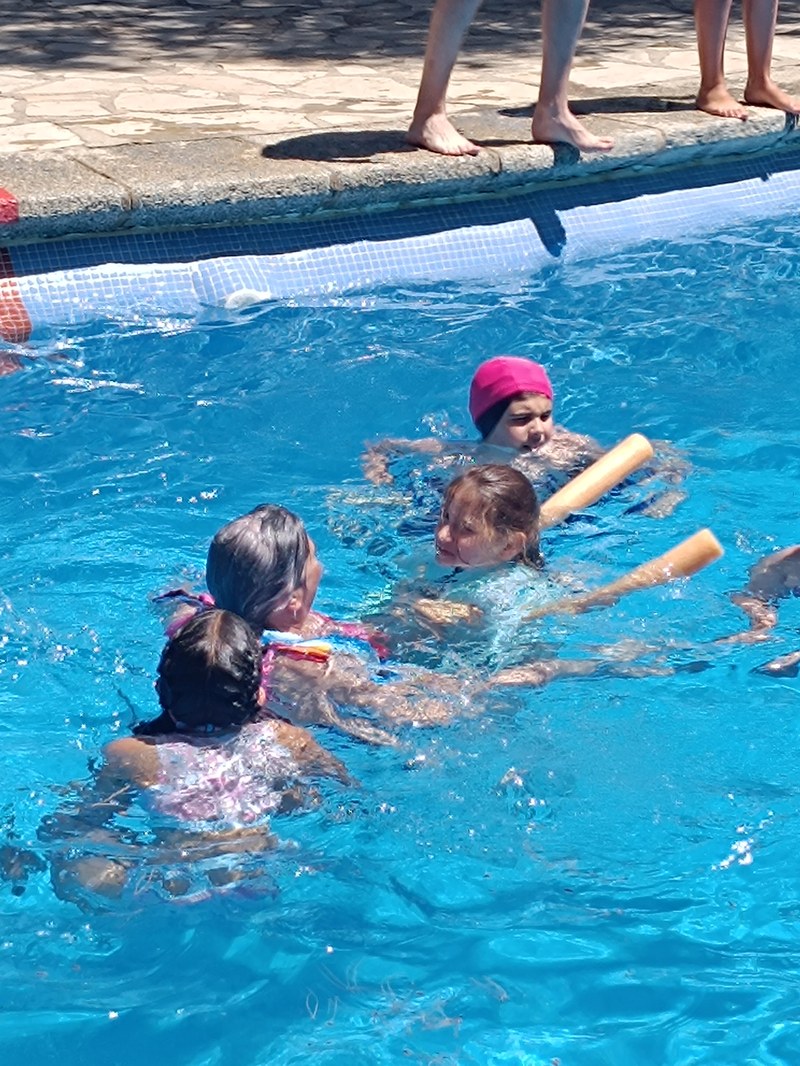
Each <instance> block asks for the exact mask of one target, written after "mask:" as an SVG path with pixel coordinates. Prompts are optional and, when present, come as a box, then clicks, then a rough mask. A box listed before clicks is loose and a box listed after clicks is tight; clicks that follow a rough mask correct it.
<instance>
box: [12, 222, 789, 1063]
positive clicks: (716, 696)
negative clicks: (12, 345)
mask: <svg viewBox="0 0 800 1066" xmlns="http://www.w3.org/2000/svg"><path fill="white" fill-rule="evenodd" d="M799 277H800V223H798V222H797V221H796V220H794V219H787V220H778V221H775V222H772V223H769V224H759V226H758V227H755V228H752V229H747V228H744V229H740V230H738V231H730V232H723V233H719V234H716V235H712V236H711V237H709V238H707V239H704V240H703V241H702V242H701V243H693V242H686V243H681V242H680V241H677V242H674V243H671V244H668V245H667V244H664V245H662V244H659V245H657V246H656V245H652V246H648V247H644V248H640V249H636V250H634V251H630V252H626V253H625V254H620V255H618V256H617V257H615V258H614V259H612V260H607V261H602V262H601V261H595V262H585V263H582V264H578V265H573V266H571V267H568V268H559V267H555V268H553V269H552V270H550V271H549V272H548V273H547V274H545V275H539V276H537V277H534V278H528V279H520V278H519V277H515V278H513V279H512V280H509V281H507V282H506V281H504V280H503V279H499V280H495V281H493V282H492V283H491V284H487V285H481V286H478V285H471V286H456V285H445V286H441V287H439V288H432V289H429V288H426V289H417V288H408V289H405V290H400V291H391V292H389V291H382V292H377V293H368V294H362V295H359V296H352V297H348V298H346V299H345V298H339V299H335V300H333V299H331V300H328V301H317V302H313V303H306V304H299V303H298V304H288V303H281V304H273V305H269V306H265V307H263V308H260V309H254V310H253V311H251V312H249V313H248V314H247V315H245V316H242V317H236V318H230V319H224V320H220V319H219V317H217V318H216V320H215V321H213V322H208V323H197V322H187V321H180V320H175V319H164V320H161V321H153V322H145V323H141V322H139V323H137V324H136V325H135V326H133V325H130V326H124V325H119V324H117V325H114V326H110V325H108V324H103V323H97V324H96V326H94V327H93V328H91V329H88V330H86V329H84V330H82V331H81V332H80V334H77V333H67V332H64V333H58V332H57V331H55V332H53V334H52V335H51V336H49V337H45V338H43V339H42V340H41V341H40V342H39V343H38V346H37V349H36V351H35V354H34V357H29V355H27V354H26V356H25V360H24V361H25V366H24V370H23V371H22V372H20V373H17V374H15V375H11V376H8V377H5V378H3V379H0V405H2V411H3V423H4V430H5V432H4V435H3V456H2V459H3V462H2V471H3V472H2V479H3V490H4V491H3V495H2V507H3V528H4V530H5V534H4V541H3V550H2V554H1V555H0V589H2V601H1V602H0V626H1V627H2V629H1V630H0V634H1V635H0V639H2V642H3V657H2V664H0V671H1V672H2V682H1V683H0V691H1V692H2V695H0V700H1V701H2V716H1V717H0V732H2V740H3V742H2V745H0V811H1V812H2V819H3V827H4V830H3V841H4V842H6V843H12V844H16V845H20V844H21V845H29V846H33V847H34V848H36V849H38V850H39V851H41V852H42V853H43V855H44V856H45V858H46V845H44V844H42V843H40V842H39V841H38V840H37V827H38V826H39V824H40V823H41V821H42V819H43V818H44V817H46V816H47V815H48V814H50V813H52V812H53V811H54V810H55V809H56V808H57V807H58V805H59V803H60V802H61V801H62V798H63V795H64V789H65V786H67V785H68V784H69V783H70V782H75V781H81V780H86V779H87V778H88V774H89V771H88V766H89V763H90V761H91V760H93V759H96V758H97V756H98V753H99V752H100V750H101V747H102V745H103V744H104V743H105V742H107V741H108V740H110V739H112V738H113V737H115V736H119V735H124V734H125V733H126V732H127V730H128V728H129V726H130V724H131V722H132V721H133V720H134V716H136V717H139V718H146V717H149V716H151V715H152V714H153V712H154V708H155V698H154V694H153V691H152V679H153V675H154V667H155V664H156V662H157V657H158V653H159V650H160V647H161V643H162V636H161V630H160V628H159V622H158V619H157V617H156V615H155V614H154V612H153V610H152V608H151V607H150V605H149V597H150V596H151V594H152V593H153V592H154V591H156V590H159V589H161V588H163V587H165V586H166V585H167V584H170V583H174V582H175V580H176V578H188V579H190V580H199V579H200V576H201V574H202V566H203V562H204V558H205V551H206V548H207V544H208V541H209V539H210V537H211V536H212V535H213V533H214V531H215V530H216V529H217V528H218V527H219V526H220V525H221V524H222V523H223V522H224V521H226V520H228V519H229V518H231V517H233V516H235V515H237V514H240V513H242V512H244V511H245V510H247V509H249V508H250V507H252V506H253V505H255V504H256V503H259V502H261V501H264V500H272V501H277V502H283V503H285V504H287V505H289V506H290V507H292V508H293V509H295V510H296V511H297V512H298V513H300V514H301V515H302V516H303V517H304V519H305V520H306V522H307V524H308V526H309V529H310V531H311V533H312V535H313V536H314V538H315V540H316V541H317V543H318V548H319V552H320V555H321V558H322V560H323V562H324V563H325V565H326V570H327V572H326V575H325V578H324V579H323V585H322V590H321V593H320V598H319V601H318V603H319V606H320V607H321V609H323V610H326V611H328V612H329V613H331V614H334V615H337V616H341V617H357V616H358V613H359V611H360V610H361V609H363V608H364V606H365V605H368V604H373V603H374V602H377V601H379V600H380V599H381V598H382V597H384V596H385V594H386V590H387V587H388V586H389V585H390V584H391V581H392V580H393V578H394V577H395V576H396V574H397V573H398V572H399V567H400V561H401V560H400V556H401V555H402V554H403V552H404V551H405V550H406V549H407V550H408V551H409V552H413V553H416V554H417V555H418V554H419V552H420V551H421V550H422V548H423V545H422V544H421V542H420V540H419V538H412V537H410V536H408V537H405V539H404V534H403V533H402V532H397V529H398V526H399V524H400V520H401V518H402V517H406V516H407V505H406V504H404V502H403V501H398V500H397V498H396V497H394V496H392V495H391V493H388V494H387V492H386V490H378V489H375V488H374V487H372V486H368V485H366V483H365V482H364V480H363V478H362V476H361V472H360V467H359V454H360V452H361V451H362V447H363V442H364V441H365V440H366V439H374V438H380V437H383V436H386V435H393V436H418V435H422V434H428V433H429V432H430V431H431V429H433V431H434V432H442V433H445V432H448V431H455V430H457V429H458V428H461V429H462V430H463V431H465V432H466V430H467V421H466V417H465V411H464V407H465V393H466V387H467V383H468V380H469V377H470V374H471V372H472V369H473V368H474V366H475V364H476V363H477V362H478V361H479V360H480V359H481V358H483V357H485V356H487V355H490V354H497V353H500V352H513V353H516V354H523V355H529V356H532V357H534V358H539V359H542V360H544V361H546V362H547V364H548V366H549V368H550V371H551V375H552V378H553V381H554V385H555V389H556V395H557V412H558V418H559V420H560V421H562V422H564V423H565V424H566V425H568V426H570V427H572V428H574V429H578V430H581V431H584V432H587V433H591V434H593V435H594V436H596V437H597V438H598V439H599V440H600V441H602V442H603V443H605V444H607V445H610V444H612V443H614V442H615V441H616V440H618V439H620V438H621V437H623V436H625V435H626V434H627V433H629V432H630V431H632V430H639V431H642V432H644V433H646V434H647V435H648V436H650V437H651V438H653V439H664V440H669V441H672V442H673V443H674V444H675V445H676V446H677V447H678V448H679V449H680V450H681V451H682V452H683V453H684V454H685V456H686V457H687V459H688V460H689V461H690V463H691V471H690V473H689V474H688V476H687V478H686V481H685V485H684V487H685V488H686V490H687V491H688V499H687V500H686V501H685V502H684V503H682V504H681V505H680V506H679V507H678V509H677V510H676V511H675V513H674V515H673V516H672V517H670V518H668V519H664V520H662V521H657V520H653V519H649V518H646V517H644V516H643V515H641V514H635V513H626V512H627V511H628V510H629V505H630V504H631V503H635V502H636V499H637V492H638V491H639V490H638V489H637V487H636V486H632V487H631V488H630V489H628V490H626V492H625V493H622V494H621V495H620V496H616V497H614V498H613V499H610V500H607V501H605V502H604V503H602V504H599V505H597V506H596V507H595V508H593V509H592V514H591V515H587V516H584V517H581V518H579V519H578V520H577V521H573V522H570V523H569V524H567V525H566V526H564V527H561V528H560V529H556V530H553V531H551V532H549V533H548V534H547V537H546V542H545V551H546V554H547V556H548V559H549V560H550V565H551V566H552V567H553V568H554V569H558V570H566V571H572V572H575V573H578V574H579V575H581V578H582V579H583V580H586V581H597V582H600V581H603V580H608V579H610V578H612V577H614V576H617V575H618V574H619V573H621V572H622V571H624V570H626V569H628V568H630V567H631V566H633V565H635V564H637V563H639V562H641V561H643V560H644V559H646V558H649V557H650V556H653V555H656V554H658V553H659V552H661V551H664V550H665V549H666V548H667V547H669V546H670V545H671V544H673V543H674V542H676V541H677V540H679V539H681V538H683V537H684V536H686V535H688V534H689V533H691V532H693V531H694V530H695V529H697V528H699V527H700V526H704V525H709V526H711V527H712V528H713V529H714V531H715V532H716V534H717V536H718V537H719V539H720V540H721V541H722V542H723V544H724V545H725V547H726V555H725V556H724V558H723V559H722V560H721V561H720V562H719V563H717V564H715V565H714V566H713V567H712V568H710V569H708V570H707V571H704V572H703V573H702V574H700V575H698V576H697V577H696V578H695V579H694V580H693V581H692V582H690V583H680V584H677V585H674V586H671V587H668V588H662V589H658V590H654V591H650V592H646V593H640V594H637V595H635V596H631V597H629V598H628V599H627V600H626V601H624V602H623V603H621V604H619V605H618V606H617V607H614V608H611V609H608V610H605V611H602V612H593V613H591V614H589V615H586V616H584V617H581V618H576V619H567V620H564V619H558V620H554V621H552V622H550V623H548V624H547V626H545V627H544V628H543V633H542V639H544V640H546V641H548V642H550V643H551V644H552V645H553V646H557V647H558V648H559V649H560V651H561V653H562V654H565V655H566V654H569V653H570V651H571V650H572V651H580V649H582V648H584V647H585V646H587V645H590V644H591V645H594V646H596V645H598V644H603V643H608V644H612V643H615V642H618V641H620V640H623V639H630V638H632V639H634V640H636V641H641V642H645V643H650V644H653V645H655V646H656V647H662V648H667V651H666V652H665V654H666V656H667V662H668V663H669V664H670V665H672V666H682V667H687V668H686V669H681V670H680V671H679V672H678V673H675V674H669V675H664V676H650V677H644V678H635V677H627V678H623V677H595V678H590V679H581V680H572V681H570V680H565V681H559V682H556V683H554V684H553V685H552V686H551V687H549V688H547V689H545V690H543V691H540V692H535V693H527V694H526V693H524V692H522V693H520V692H515V693H513V694H508V695H503V696H502V698H501V697H499V696H498V697H495V698H493V699H492V700H491V701H490V703H489V704H488V706H487V709H486V713H485V714H484V715H482V716H480V717H477V718H474V719H470V720H465V721H460V722H456V723H455V724H453V725H452V726H450V727H448V728H441V729H437V730H430V731H415V732H409V733H406V734H404V735H403V739H404V741H405V742H406V747H405V748H404V749H402V750H400V751H393V750H376V749H369V748H367V747H365V746H360V745H358V744H357V743H355V742H353V741H351V740H349V739H347V738H343V737H341V736H335V735H332V734H325V733H323V732H321V731H320V732H319V734H318V739H320V740H321V741H322V742H323V743H325V744H327V745H328V746H330V747H331V748H332V749H333V750H334V751H335V752H336V753H337V754H338V755H339V757H340V758H342V759H343V760H344V761H345V763H346V764H347V766H348V767H349V768H350V770H351V772H352V773H353V775H354V777H355V778H357V779H358V781H359V782H360V785H359V786H357V787H356V786H354V787H352V788H338V787H333V786H323V787H322V793H323V795H322V803H321V805H320V806H319V807H318V808H317V809H315V810H312V811H308V812H304V813H302V814H298V815H295V816H286V817H283V818H278V819H276V820H275V823H274V829H275V831H276V832H277V834H278V836H279V837H280V838H281V840H282V841H283V842H284V845H283V846H282V847H281V848H280V849H279V850H278V851H277V852H276V853H275V854H274V855H271V856H269V858H268V859H267V860H266V862H265V869H264V871H263V878H262V880H261V881H260V882H259V886H260V887H259V892H257V893H255V894H252V895H248V896H240V895H236V894H224V895H220V896H217V897H212V898H211V899H209V900H206V901H203V902H199V903H195V904H180V903H175V902H167V901H165V900H163V899H161V898H160V897H159V896H158V895H157V894H155V893H153V892H149V891H147V890H143V891H141V892H140V893H137V894H136V896H135V897H133V899H129V900H128V901H127V902H126V904H125V905H124V906H118V907H114V906H111V907H108V908H106V909H103V908H95V909H88V910H81V909H79V908H78V907H77V906H76V905H74V904H72V903H67V902H63V901H61V900H58V899H57V898H55V896H54V894H53V891H52V888H51V885H50V882H49V877H48V874H47V872H46V871H39V872H34V873H33V874H32V876H31V877H30V879H29V881H28V885H27V887H26V889H25V891H24V893H22V894H21V895H14V894H13V893H12V892H11V889H10V887H9V886H8V885H5V884H2V883H0V908H2V932H1V933H0V981H1V982H2V987H3V989H4V1007H5V1009H4V1012H3V1014H2V1016H0V1053H2V1059H3V1061H4V1062H8V1063H18V1062H22V1061H26V1062H35V1063H41V1064H49V1063H58V1064H59V1066H73V1064H77V1063H83V1062H86V1061H96V1062H101V1063H109V1064H111V1063H113V1064H115V1066H129V1064H130V1066H139V1064H140V1063H141V1062H142V1061H146V1060H147V1057H150V1058H151V1059H152V1058H153V1056H156V1061H158V1062H162V1061H163V1062H170V1063H180V1064H187V1066H189V1064H191V1066H218V1064H226V1066H227V1064H229V1063H236V1064H237V1066H266V1064H270V1066H272V1064H279V1066H290V1064H295V1063H305V1062H308V1061H313V1062H315V1063H326V1064H327V1063H330V1064H337V1066H338V1064H339V1063H349V1064H355V1063H364V1064H367V1063H369V1064H374V1063H381V1064H383V1063H395V1062H402V1061H410V1062H418V1063H426V1064H427V1063H437V1064H443V1063H447V1064H450V1063H453V1064H456V1063H458V1064H463V1063H474V1064H481V1066H482V1064H493V1066H494V1064H500V1063H503V1064H507V1063H524V1064H526V1066H527V1064H535V1066H539V1064H543V1066H546V1064H552V1063H555V1062H560V1063H563V1064H565V1066H567V1064H570V1066H572V1064H576V1066H589V1064H592V1066H593V1064H595V1063H609V1064H613V1066H627V1064H636V1066H639V1064H642V1063H670V1064H689V1063H691V1064H699V1063H721V1064H728V1063H740V1062H752V1063H756V1062H757V1063H765V1064H767V1063H769V1064H774V1063H796V1062H797V1061H798V1059H799V1058H800V1032H798V1022H797V1012H796V1001H797V993H796V989H797V985H798V979H800V953H798V947H797V944H798V933H799V932H800V883H798V876H797V872H796V871H797V862H796V857H794V847H795V841H796V839H797V838H798V835H800V815H798V810H797V806H798V803H797V797H798V792H799V791H800V786H798V780H800V774H798V764H799V763H800V758H799V757H798V754H797V739H798V724H797V723H798V717H797V712H798V706H799V705H798V682H797V681H796V680H792V679H783V680H778V679H770V678H766V677H764V676H762V675H759V674H754V673H751V670H752V668H754V667H756V666H757V665H759V664H760V663H761V662H763V661H764V660H765V659H767V658H769V657H770V656H772V655H774V654H778V653H779V652H782V651H788V650H790V649H792V648H794V647H796V646H799V645H800V636H798V632H797V626H798V612H797V605H796V603H793V602H789V603H786V604H785V605H784V606H783V608H782V612H781V623H780V625H779V627H778V629H777V630H776V633H775V637H774V639H772V640H771V641H770V642H769V643H768V644H764V645H756V646H737V645H714V643H713V641H714V638H716V637H719V636H722V635H725V634H727V633H731V632H733V631H735V630H737V629H738V628H740V627H741V616H740V614H739V613H738V612H737V611H736V609H735V608H734V607H733V606H732V605H731V604H730V601H729V600H728V593H729V592H730V591H732V590H734V589H736V588H738V587H740V586H741V585H742V583H743V581H744V580H745V577H746V572H747V568H748V567H749V566H750V565H751V564H752V563H753V562H754V561H755V560H756V559H757V558H758V557H759V556H760V555H762V554H763V553H765V552H767V551H770V550H773V549H774V548H776V547H779V546H782V545H784V544H788V543H792V542H795V541H797V540H798V539H800V529H799V528H798V522H797V504H796V489H797V485H798V479H799V478H800V440H799V439H798V433H797V426H798V420H797V401H798V393H797V388H796V380H797V370H796V368H797V357H798V351H797V347H798V341H797V330H796V315H797V311H796V300H795V299H794V293H795V290H796V287H797V281H798V278H799ZM626 493H627V495H626ZM668 645H669V648H668V647H667V646H668ZM673 645H674V646H675V647H676V648H677V649H678V650H670V648H671V647H672V646H673ZM686 645H688V647H687V646H686ZM698 662H699V663H703V664H706V668H705V669H702V670H701V669H694V668H691V669H690V668H688V667H689V666H690V664H693V663H698ZM134 828H135V829H137V831H138V832H139V833H140V834H143V833H144V827H143V826H142V825H139V826H138V827H134ZM141 847H142V849H143V850H146V844H145V843H142V844H141Z"/></svg>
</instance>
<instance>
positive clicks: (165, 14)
mask: <svg viewBox="0 0 800 1066" xmlns="http://www.w3.org/2000/svg"><path fill="white" fill-rule="evenodd" d="M1 2H2V12H3V58H2V61H1V62H0V187H2V188H4V189H6V190H8V191H9V192H10V193H11V194H12V198H14V199H16V200H17V201H18V203H19V220H18V221H10V222H6V223H5V224H2V223H0V240H2V241H3V242H4V243H9V242H13V241H19V240H31V239H35V238H39V237H42V236H52V235H56V234H65V233H87V232H99V231H109V230H121V229H122V230H124V229H129V228H131V227H140V228H147V227H154V226H166V225H183V224H186V225H188V224H197V223H200V222H223V221H251V220H255V219H262V218H272V217H286V216H293V215H298V214H299V215H309V214H313V213H316V212H320V211H330V210H333V211H360V210H363V209H364V208H365V207H366V206H372V205H390V204H401V203H405V202H409V201H420V200H425V199H428V198H435V197H451V196H470V195H478V194H481V193H483V192H486V191H502V190H505V189H508V188H510V187H513V186H519V185H523V184H525V185H530V184H535V183H538V182H546V181H551V180H569V181H574V180H576V179H578V180H581V179H583V178H585V177H590V176H597V175H603V174H609V173H611V172H617V171H619V170H621V169H623V168H627V167H636V168H642V167H658V166H667V165H673V164H678V163H686V162H688V161H693V162H697V161H703V160H708V159H711V158H713V157H714V156H715V155H720V154H725V155H734V156H735V155H737V154H744V153H748V152H753V151H765V150H772V149H774V148H775V147H776V146H778V145H780V144H782V143H784V142H785V141H787V140H792V139H793V138H795V137H798V138H800V134H797V133H795V131H794V125H795V124H794V122H793V121H790V120H787V116H786V115H784V114H783V113H782V112H775V111H770V110H767V109H763V108H750V117H749V120H748V121H747V122H741V121H738V120H735V119H717V118H712V117H710V116H708V115H704V114H702V113H700V112H697V111H696V110H695V109H694V106H693V100H694V95H695V92H696V88H697V58H696V46H695V38H694V26H693V21H692V14H691V0H649V2H647V0H593V3H592V5H591V8H590V13H589V19H588V22H587V26H586V29H585V32H584V35H583V38H582V40H581V43H580V46H579V50H578V54H577V57H576V61H575V65H574V67H573V72H572V81H571V98H572V101H573V107H574V110H575V111H577V112H578V113H579V114H581V115H582V116H584V118H585V121H586V123H587V125H588V126H590V128H591V129H592V130H593V131H595V132H598V133H603V134H605V133H608V134H611V135H613V136H614V137H615V138H616V147H615V149H614V151H613V152H611V153H609V154H607V155H587V156H585V157H580V156H579V155H578V154H577V153H576V152H575V151H574V150H571V149H568V148H566V147H564V146H561V147H558V146H556V147H555V148H551V147H548V146H544V145H532V144H530V143H529V142H530V116H531V109H532V102H533V99H534V96H535V91H536V85H537V82H538V76H539V63H540V55H539V12H538V5H534V7H533V8H528V7H522V6H521V5H519V4H516V3H513V2H512V0H487V2H486V4H485V6H484V8H483V9H482V10H481V12H479V14H478V16H477V18H476V20H475V23H474V25H473V27H472V30H471V31H470V34H469V37H468V39H467V42H466V44H465V47H464V50H463V53H462V56H461V59H460V61H459V64H458V66H457V67H456V70H455V73H454V77H453V82H452V87H451V90H452V91H451V94H450V101H451V114H452V116H453V117H454V119H455V121H456V124H457V125H458V126H459V128H460V129H462V131H463V132H464V133H466V134H467V135H468V136H470V137H471V138H473V139H474V140H477V141H479V142H480V143H481V144H483V145H485V146H486V147H485V149H484V150H483V151H482V152H481V153H480V154H479V155H478V156H476V157H473V158H459V159H448V158H443V157H440V156H436V155H433V154H432V153H430V152H425V151H423V150H419V149H413V148H411V147H410V146H408V145H407V144H406V143H405V141H404V132H405V129H406V127H407V124H408V121H409V117H410V114H411V111H412V107H413V103H414V98H415V95H416V87H417V82H418V79H419V74H420V69H421V62H422V53H423V49H424V43H425V36H426V32H427V23H428V17H429V14H430V2H429V0H396V2H394V3H392V4H386V5H381V4H376V3H374V2H371V0H349V2H345V0H318V2H316V3H315V4H313V5H307V6H306V5H303V4H300V3H292V2H280V0H273V2H270V0H129V2H117V3H113V2H108V0H101V2H94V3H88V2H85V3H83V2H80V0H17V2H15V3H11V2H10V0H1ZM726 66H727V71H728V77H729V82H730V85H731V89H732V90H733V91H734V93H736V92H737V91H738V92H741V89H742V87H743V83H744V72H745V70H746V62H745V49H744V37H743V31H742V25H741V18H740V12H739V11H738V10H737V11H735V12H734V18H733V20H732V22H731V27H730V31H729V39H728V50H727V58H726ZM773 72H774V76H775V78H776V80H777V81H778V82H779V83H780V84H781V85H783V87H785V88H787V89H789V90H790V91H793V92H794V93H795V94H799V93H800V5H794V4H793V5H791V6H790V5H789V4H788V3H784V10H782V11H781V12H780V15H779V25H778V32H777V34H776V39H775V49H774V64H773ZM0 207H2V205H1V204H0Z"/></svg>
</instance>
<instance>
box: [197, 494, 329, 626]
mask: <svg viewBox="0 0 800 1066" xmlns="http://www.w3.org/2000/svg"><path fill="white" fill-rule="evenodd" d="M310 550H311V548H310V544H309V540H308V533H306V529H305V526H304V525H303V523H302V522H301V521H300V519H299V518H298V517H297V515H295V514H292V512H291V511H287V510H286V508H285V507H279V506H278V505H277V504H272V503H264V504H261V505H260V506H259V507H255V508H253V510H252V511H249V512H248V513H247V514H246V515H242V517H241V518H235V519H234V520H233V521H232V522H228V524H227V525H226V526H223V527H222V529H220V531H219V532H218V533H217V535H216V536H215V537H214V539H213V540H212V541H211V547H210V548H209V549H208V559H207V560H206V584H207V586H208V591H209V592H210V593H211V595H212V596H213V597H214V602H215V603H216V605H217V607H221V608H222V609H223V610H226V611H233V612H234V613H235V614H238V615H241V617H242V618H244V619H245V621H246V622H249V623H250V625H251V626H252V627H253V628H254V629H255V630H257V631H258V632H259V633H260V632H261V630H262V629H267V628H268V619H269V616H270V614H271V613H272V612H273V611H274V610H275V608H276V607H277V606H278V604H279V603H280V602H281V600H283V599H287V598H288V597H289V596H290V595H291V594H292V593H293V592H294V590H295V589H297V588H299V587H300V586H301V585H302V583H303V575H304V572H305V567H306V562H307V561H308V556H309V552H310Z"/></svg>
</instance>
